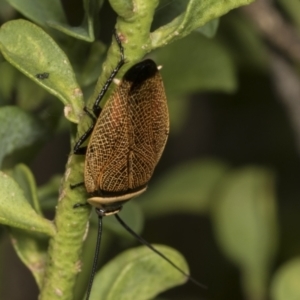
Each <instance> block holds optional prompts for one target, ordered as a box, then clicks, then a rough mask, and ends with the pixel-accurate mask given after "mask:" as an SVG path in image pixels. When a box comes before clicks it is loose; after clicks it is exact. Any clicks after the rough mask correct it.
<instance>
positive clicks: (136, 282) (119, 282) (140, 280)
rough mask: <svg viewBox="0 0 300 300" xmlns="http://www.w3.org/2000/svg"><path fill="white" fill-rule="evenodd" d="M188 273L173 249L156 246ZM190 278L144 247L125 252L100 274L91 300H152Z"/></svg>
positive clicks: (184, 263) (181, 259) (97, 276)
mask: <svg viewBox="0 0 300 300" xmlns="http://www.w3.org/2000/svg"><path fill="white" fill-rule="evenodd" d="M153 246H154V247H155V248H156V249H157V250H159V251H161V252H162V253H163V254H164V255H166V256H167V257H168V258H169V259H171V260H172V261H173V262H175V263H176V265H178V266H179V268H181V269H183V270H184V271H185V272H187V273H188V272H189V271H188V267H187V264H186V262H185V260H184V258H183V257H182V256H181V255H180V254H179V253H178V252H177V251H175V250H174V249H172V248H169V247H166V246H162V245H153ZM186 280H187V278H186V277H185V276H184V275H182V274H181V273H180V272H178V271H177V270H176V269H174V267H173V266H171V265H170V264H169V263H168V262H166V261H165V260H163V259H162V258H161V257H159V256H158V255H157V254H156V253H154V252H152V251H151V250H150V249H148V248H146V247H144V246H142V247H137V248H133V249H130V250H127V251H124V252H123V253H121V254H120V255H118V256H117V257H116V258H114V259H113V260H112V261H110V262H109V263H108V264H106V265H105V266H104V267H103V268H102V269H101V271H100V272H98V273H97V275H96V277H95V281H94V285H93V289H92V292H91V297H90V299H91V300H94V299H95V300H96V299H103V300H104V299H105V300H110V299H111V300H115V299H119V300H125V299H128V300H129V299H130V300H131V299H137V295H138V299H139V300H144V299H152V298H153V297H155V296H156V295H158V294H159V293H161V292H163V291H165V290H167V289H170V288H171V287H174V286H176V285H180V284H183V283H184V282H186Z"/></svg>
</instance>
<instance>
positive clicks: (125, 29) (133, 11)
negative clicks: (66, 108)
mask: <svg viewBox="0 0 300 300" xmlns="http://www.w3.org/2000/svg"><path fill="white" fill-rule="evenodd" d="M110 2H111V5H112V7H113V8H114V9H115V10H116V12H117V13H118V15H119V17H118V20H117V24H116V29H117V33H118V34H119V36H120V37H121V38H122V41H123V46H124V49H125V58H126V62H127V63H128V64H126V65H125V66H124V68H122V69H121V71H120V74H118V75H117V76H118V78H121V77H122V74H123V73H124V72H125V71H126V69H128V68H129V67H130V66H131V65H132V64H134V63H135V62H137V61H139V60H141V58H142V57H143V56H144V55H145V54H146V53H147V52H149V51H150V48H149V45H150V44H151V43H150V27H151V23H152V19H153V15H154V10H155V7H156V6H157V5H158V1H157V0H151V1H145V0H135V1H131V2H128V1H119V0H111V1H110ZM129 3H133V6H132V7H131V6H130V5H129ZM119 58H120V54H119V49H118V46H117V44H116V42H115V41H114V42H113V43H112V45H111V47H110V49H109V51H108V54H107V60H106V63H105V64H104V66H103V72H102V74H101V76H100V78H99V80H98V83H97V85H96V88H95V92H94V95H93V96H92V97H91V99H90V100H89V101H88V106H89V107H92V104H93V103H94V101H95V99H96V96H97V94H98V93H99V91H100V90H101V88H102V86H103V84H104V82H105V80H106V79H107V78H108V77H109V74H110V73H111V71H112V70H113V69H114V67H115V66H116V65H117V62H118V60H119ZM113 86H114V84H112V87H111V88H110V91H108V93H107V95H106V99H107V97H108V95H109V94H110V93H111V92H112V90H113ZM83 116H84V115H83ZM87 122H90V119H89V118H86V117H85V116H84V117H83V118H82V120H81V122H80V123H79V126H78V131H79V135H80V133H83V132H84V130H85V129H86V128H87V125H86V124H87ZM83 169H84V166H83V158H81V157H77V156H75V155H70V157H69V160H68V163H67V166H66V173H65V177H64V181H63V184H62V190H61V193H60V199H59V202H58V206H57V210H56V216H55V225H56V228H57V234H56V235H55V237H54V238H52V239H51V240H50V245H49V252H48V253H49V259H48V264H47V266H46V270H45V280H44V283H43V287H42V291H41V294H40V298H39V299H40V300H50V299H51V300H53V299H60V300H64V299H66V300H69V299H74V287H75V283H76V277H77V274H78V273H79V272H80V269H81V252H82V246H83V241H84V238H85V236H86V231H87V225H88V218H89V212H90V209H89V208H88V207H82V208H77V209H74V208H73V206H74V204H76V203H78V202H81V203H84V202H85V201H86V194H85V190H84V188H83V187H82V188H81V187H79V188H77V189H74V190H71V189H70V184H75V183H78V182H81V181H82V180H83Z"/></svg>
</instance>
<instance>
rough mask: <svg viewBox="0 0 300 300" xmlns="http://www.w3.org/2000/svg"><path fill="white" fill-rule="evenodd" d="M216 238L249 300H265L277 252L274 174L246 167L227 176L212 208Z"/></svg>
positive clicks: (261, 169)
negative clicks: (237, 268)
mask: <svg viewBox="0 0 300 300" xmlns="http://www.w3.org/2000/svg"><path fill="white" fill-rule="evenodd" d="M212 217H213V224H214V227H215V233H216V238H217V240H218V242H219V244H220V246H221V248H222V250H223V252H224V254H225V255H226V256H227V257H228V258H229V259H231V260H232V261H233V262H234V263H235V264H236V265H237V266H238V267H239V268H240V271H241V274H242V282H243V287H244V290H245V293H246V295H248V297H249V299H250V298H252V299H265V297H266V291H267V283H268V277H269V274H270V269H271V266H272V263H273V259H274V256H275V253H276V249H277V240H278V233H277V223H276V202H275V183H274V174H273V173H272V172H271V171H269V170H266V169H263V168H258V167H247V168H244V169H241V170H237V171H234V172H232V173H231V174H228V175H227V176H226V178H225V180H224V181H223V182H222V185H221V187H220V188H219V189H218V190H217V198H216V201H215V202H214V203H213V207H212Z"/></svg>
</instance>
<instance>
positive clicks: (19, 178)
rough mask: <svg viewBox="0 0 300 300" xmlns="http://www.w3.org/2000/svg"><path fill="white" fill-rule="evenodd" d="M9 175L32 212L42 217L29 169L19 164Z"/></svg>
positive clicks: (34, 184) (33, 180)
mask: <svg viewBox="0 0 300 300" xmlns="http://www.w3.org/2000/svg"><path fill="white" fill-rule="evenodd" d="M9 175H11V176H12V177H13V179H14V180H15V181H16V183H17V184H18V185H19V187H20V188H21V189H22V190H23V192H24V196H25V198H26V199H27V201H28V202H29V203H30V205H31V206H32V207H33V208H34V210H35V211H36V212H37V213H38V214H39V215H41V216H42V215H43V214H42V212H41V208H40V204H39V200H38V197H37V190H36V183H35V179H34V177H33V174H32V173H31V171H30V169H29V168H28V167H27V166H26V165H24V164H19V165H17V166H16V167H15V168H14V169H13V171H12V174H9Z"/></svg>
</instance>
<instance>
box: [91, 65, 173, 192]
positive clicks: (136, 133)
mask: <svg viewBox="0 0 300 300" xmlns="http://www.w3.org/2000/svg"><path fill="white" fill-rule="evenodd" d="M168 133H169V115H168V107H167V99H166V95H165V90H164V86H163V82H162V78H161V75H160V73H159V71H158V69H157V66H156V64H155V63H154V62H153V61H152V60H145V61H142V62H141V63H138V64H136V65H134V66H133V67H132V68H131V69H129V70H128V71H127V73H126V74H125V75H124V78H123V80H122V82H121V84H120V86H119V87H118V88H117V90H116V92H115V93H114V94H113V95H112V96H111V97H110V99H109V100H108V102H107V103H106V105H105V107H104V109H103V111H102V112H101V114H100V116H99V118H98V120H97V123H96V125H95V128H94V130H93V133H92V136H91V139H90V142H89V144H88V148H87V153H86V165H85V185H86V189H87V192H88V193H93V194H97V192H98V193H99V195H104V194H105V193H117V194H118V193H120V194H122V193H124V194H125V193H128V192H130V191H131V190H138V189H139V188H143V187H145V186H146V185H147V183H148V181H149V180H150V178H151V176H152V174H153V171H154V168H155V166H156V164H157V163H158V161H159V159H160V157H161V154H162V152H163V149H164V146H165V143H166V141H167V137H168Z"/></svg>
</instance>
